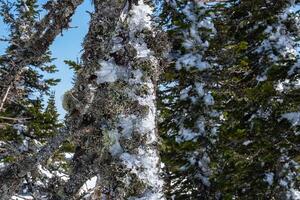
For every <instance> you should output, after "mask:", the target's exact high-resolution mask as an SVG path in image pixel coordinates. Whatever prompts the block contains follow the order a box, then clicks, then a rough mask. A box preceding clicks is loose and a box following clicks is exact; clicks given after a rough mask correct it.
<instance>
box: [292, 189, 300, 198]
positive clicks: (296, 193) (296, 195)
mask: <svg viewBox="0 0 300 200" xmlns="http://www.w3.org/2000/svg"><path fill="white" fill-rule="evenodd" d="M290 194H291V198H292V200H300V191H299V190H296V189H291V190H290Z"/></svg>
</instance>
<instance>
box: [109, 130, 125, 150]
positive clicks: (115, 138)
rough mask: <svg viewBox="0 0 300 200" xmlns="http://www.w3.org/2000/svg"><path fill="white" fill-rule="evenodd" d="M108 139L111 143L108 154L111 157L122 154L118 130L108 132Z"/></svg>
mask: <svg viewBox="0 0 300 200" xmlns="http://www.w3.org/2000/svg"><path fill="white" fill-rule="evenodd" d="M108 136H109V139H110V141H111V143H112V145H111V146H110V148H109V152H110V153H111V155H112V156H116V155H119V154H121V153H123V148H122V147H121V145H120V142H119V139H120V135H119V133H118V130H116V129H114V130H111V131H109V132H108Z"/></svg>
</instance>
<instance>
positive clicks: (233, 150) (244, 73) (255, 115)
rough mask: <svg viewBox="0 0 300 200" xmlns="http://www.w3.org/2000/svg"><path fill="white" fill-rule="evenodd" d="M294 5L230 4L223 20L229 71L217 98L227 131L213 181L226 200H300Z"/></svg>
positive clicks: (219, 41)
mask: <svg viewBox="0 0 300 200" xmlns="http://www.w3.org/2000/svg"><path fill="white" fill-rule="evenodd" d="M295 5H296V4H295V2H294V1H285V0H282V1H260V0H257V1H247V0H244V1H230V2H229V3H228V4H227V5H226V9H224V11H223V12H222V14H221V15H222V16H220V17H219V18H218V19H217V20H216V23H215V24H217V26H216V27H217V30H218V31H217V32H218V36H217V37H216V40H215V42H214V46H215V49H216V50H217V51H216V54H217V57H218V63H219V64H220V65H221V66H222V69H220V71H219V74H220V76H219V77H218V80H217V84H218V85H219V86H220V87H219V88H218V89H216V90H215V92H214V97H215V100H216V108H217V109H218V110H220V111H221V112H222V115H221V117H222V124H221V127H220V129H219V139H218V143H217V145H216V146H215V148H214V151H213V152H214V155H215V156H214V157H213V159H212V160H213V162H212V168H213V171H214V176H213V178H212V180H213V184H214V187H215V189H216V193H215V194H216V195H217V196H218V197H220V198H224V199H233V198H234V199H298V198H299V190H298V189H299V148H298V147H297V144H299V135H298V134H297V132H298V131H299V126H298V125H299V124H298V122H296V121H297V120H296V119H299V118H298V117H297V116H298V112H299V99H298V92H299V91H298V89H297V86H296V82H297V80H298V76H299V75H298V74H297V70H298V63H299V55H298V53H297V51H298V50H297V48H298V43H297V41H298V39H299V38H298V36H299V35H298V33H299V16H298V12H294V11H292V10H291V8H293V7H294V6H295ZM220 19H221V20H220Z"/></svg>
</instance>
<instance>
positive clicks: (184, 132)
mask: <svg viewBox="0 0 300 200" xmlns="http://www.w3.org/2000/svg"><path fill="white" fill-rule="evenodd" d="M199 135H200V134H199V133H198V132H194V131H192V130H191V129H186V128H181V129H180V130H179V134H178V136H176V138H175V141H176V142H177V143H182V142H186V141H195V140H196V139H197V137H198V136H199Z"/></svg>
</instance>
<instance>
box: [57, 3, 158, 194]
mask: <svg viewBox="0 0 300 200" xmlns="http://www.w3.org/2000/svg"><path fill="white" fill-rule="evenodd" d="M94 3H95V13H94V14H93V16H92V20H91V23H90V29H89V33H88V35H87V37H86V39H85V43H84V48H85V52H84V54H83V57H82V60H83V67H82V69H81V70H79V72H78V77H77V81H76V84H75V87H74V88H73V89H72V90H71V93H72V96H73V97H74V98H73V100H74V101H76V102H78V103H77V106H74V107H73V108H72V109H71V110H70V112H69V120H68V124H69V126H70V127H72V126H75V124H78V123H81V126H82V127H86V131H85V133H83V134H81V135H77V134H76V135H75V136H74V141H75V143H76V145H77V148H76V152H75V155H74V158H73V167H72V175H71V176H70V177H71V179H70V181H69V182H68V183H67V184H66V186H65V188H64V189H63V191H61V192H60V194H58V195H57V196H58V197H56V198H58V199H63V198H64V199H70V198H74V196H76V195H77V197H78V196H79V194H77V193H78V190H79V189H80V187H81V186H82V185H83V184H84V183H85V182H86V181H88V179H91V178H93V177H95V176H98V181H97V182H98V184H97V189H96V190H97V191H98V193H99V198H100V199H101V198H105V197H107V198H109V199H162V198H163V196H162V191H161V189H162V184H163V182H162V181H161V179H160V175H159V173H160V161H159V155H158V152H157V142H158V136H157V132H156V94H155V89H156V79H157V75H158V72H157V71H158V68H159V61H160V60H159V59H158V58H156V55H159V54H162V53H163V52H162V51H163V50H162V49H163V48H156V46H155V45H154V44H157V47H159V46H161V45H162V44H160V42H159V41H160V40H157V39H156V40H155V36H156V34H157V33H156V31H155V30H154V28H153V27H152V14H153V8H152V6H151V3H150V2H143V1H139V2H135V3H132V1H95V2H94ZM82 113H85V114H82ZM76 127H78V126H76ZM79 127H80V126H79ZM74 131H75V130H74ZM72 177H73V178H72Z"/></svg>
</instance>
